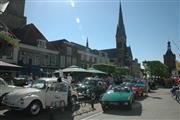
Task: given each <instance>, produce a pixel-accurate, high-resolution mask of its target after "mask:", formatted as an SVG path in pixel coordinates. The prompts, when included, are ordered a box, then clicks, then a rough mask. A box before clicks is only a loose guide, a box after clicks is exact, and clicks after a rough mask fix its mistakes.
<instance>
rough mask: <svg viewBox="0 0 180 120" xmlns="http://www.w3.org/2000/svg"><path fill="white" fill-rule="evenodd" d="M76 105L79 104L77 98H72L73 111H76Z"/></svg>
mask: <svg viewBox="0 0 180 120" xmlns="http://www.w3.org/2000/svg"><path fill="white" fill-rule="evenodd" d="M76 104H77V97H76V96H72V97H71V110H72V111H74V110H75V108H76Z"/></svg>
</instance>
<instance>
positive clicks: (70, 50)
mask: <svg viewBox="0 0 180 120" xmlns="http://www.w3.org/2000/svg"><path fill="white" fill-rule="evenodd" d="M67 55H72V48H71V47H67Z"/></svg>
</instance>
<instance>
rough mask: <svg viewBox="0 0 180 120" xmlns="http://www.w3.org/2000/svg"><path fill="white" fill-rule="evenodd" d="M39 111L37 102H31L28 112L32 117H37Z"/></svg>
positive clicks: (39, 105) (39, 104)
mask: <svg viewBox="0 0 180 120" xmlns="http://www.w3.org/2000/svg"><path fill="white" fill-rule="evenodd" d="M40 111H41V103H40V102H39V101H33V102H32V103H31V104H30V105H29V107H28V112H29V113H30V114H31V115H33V116H35V115H38V114H39V112H40Z"/></svg>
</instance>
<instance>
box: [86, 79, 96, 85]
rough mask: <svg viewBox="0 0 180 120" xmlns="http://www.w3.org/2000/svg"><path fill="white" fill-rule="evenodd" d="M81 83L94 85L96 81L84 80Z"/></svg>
mask: <svg viewBox="0 0 180 120" xmlns="http://www.w3.org/2000/svg"><path fill="white" fill-rule="evenodd" d="M83 83H84V85H96V81H94V80H85V81H84V82H83Z"/></svg>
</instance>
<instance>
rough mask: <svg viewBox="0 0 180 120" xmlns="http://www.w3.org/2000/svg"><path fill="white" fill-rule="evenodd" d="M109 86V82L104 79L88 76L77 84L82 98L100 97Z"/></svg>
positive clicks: (77, 89) (76, 88)
mask: <svg viewBox="0 0 180 120" xmlns="http://www.w3.org/2000/svg"><path fill="white" fill-rule="evenodd" d="M107 88H108V87H107V84H106V82H105V81H104V80H103V79H100V78H93V77H87V78H85V79H84V80H83V81H82V82H81V83H79V84H77V85H76V87H75V90H76V91H77V93H78V96H79V97H80V98H81V97H83V98H92V97H93V98H94V99H98V98H99V96H100V95H101V94H102V93H104V92H105V91H106V90H107Z"/></svg>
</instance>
